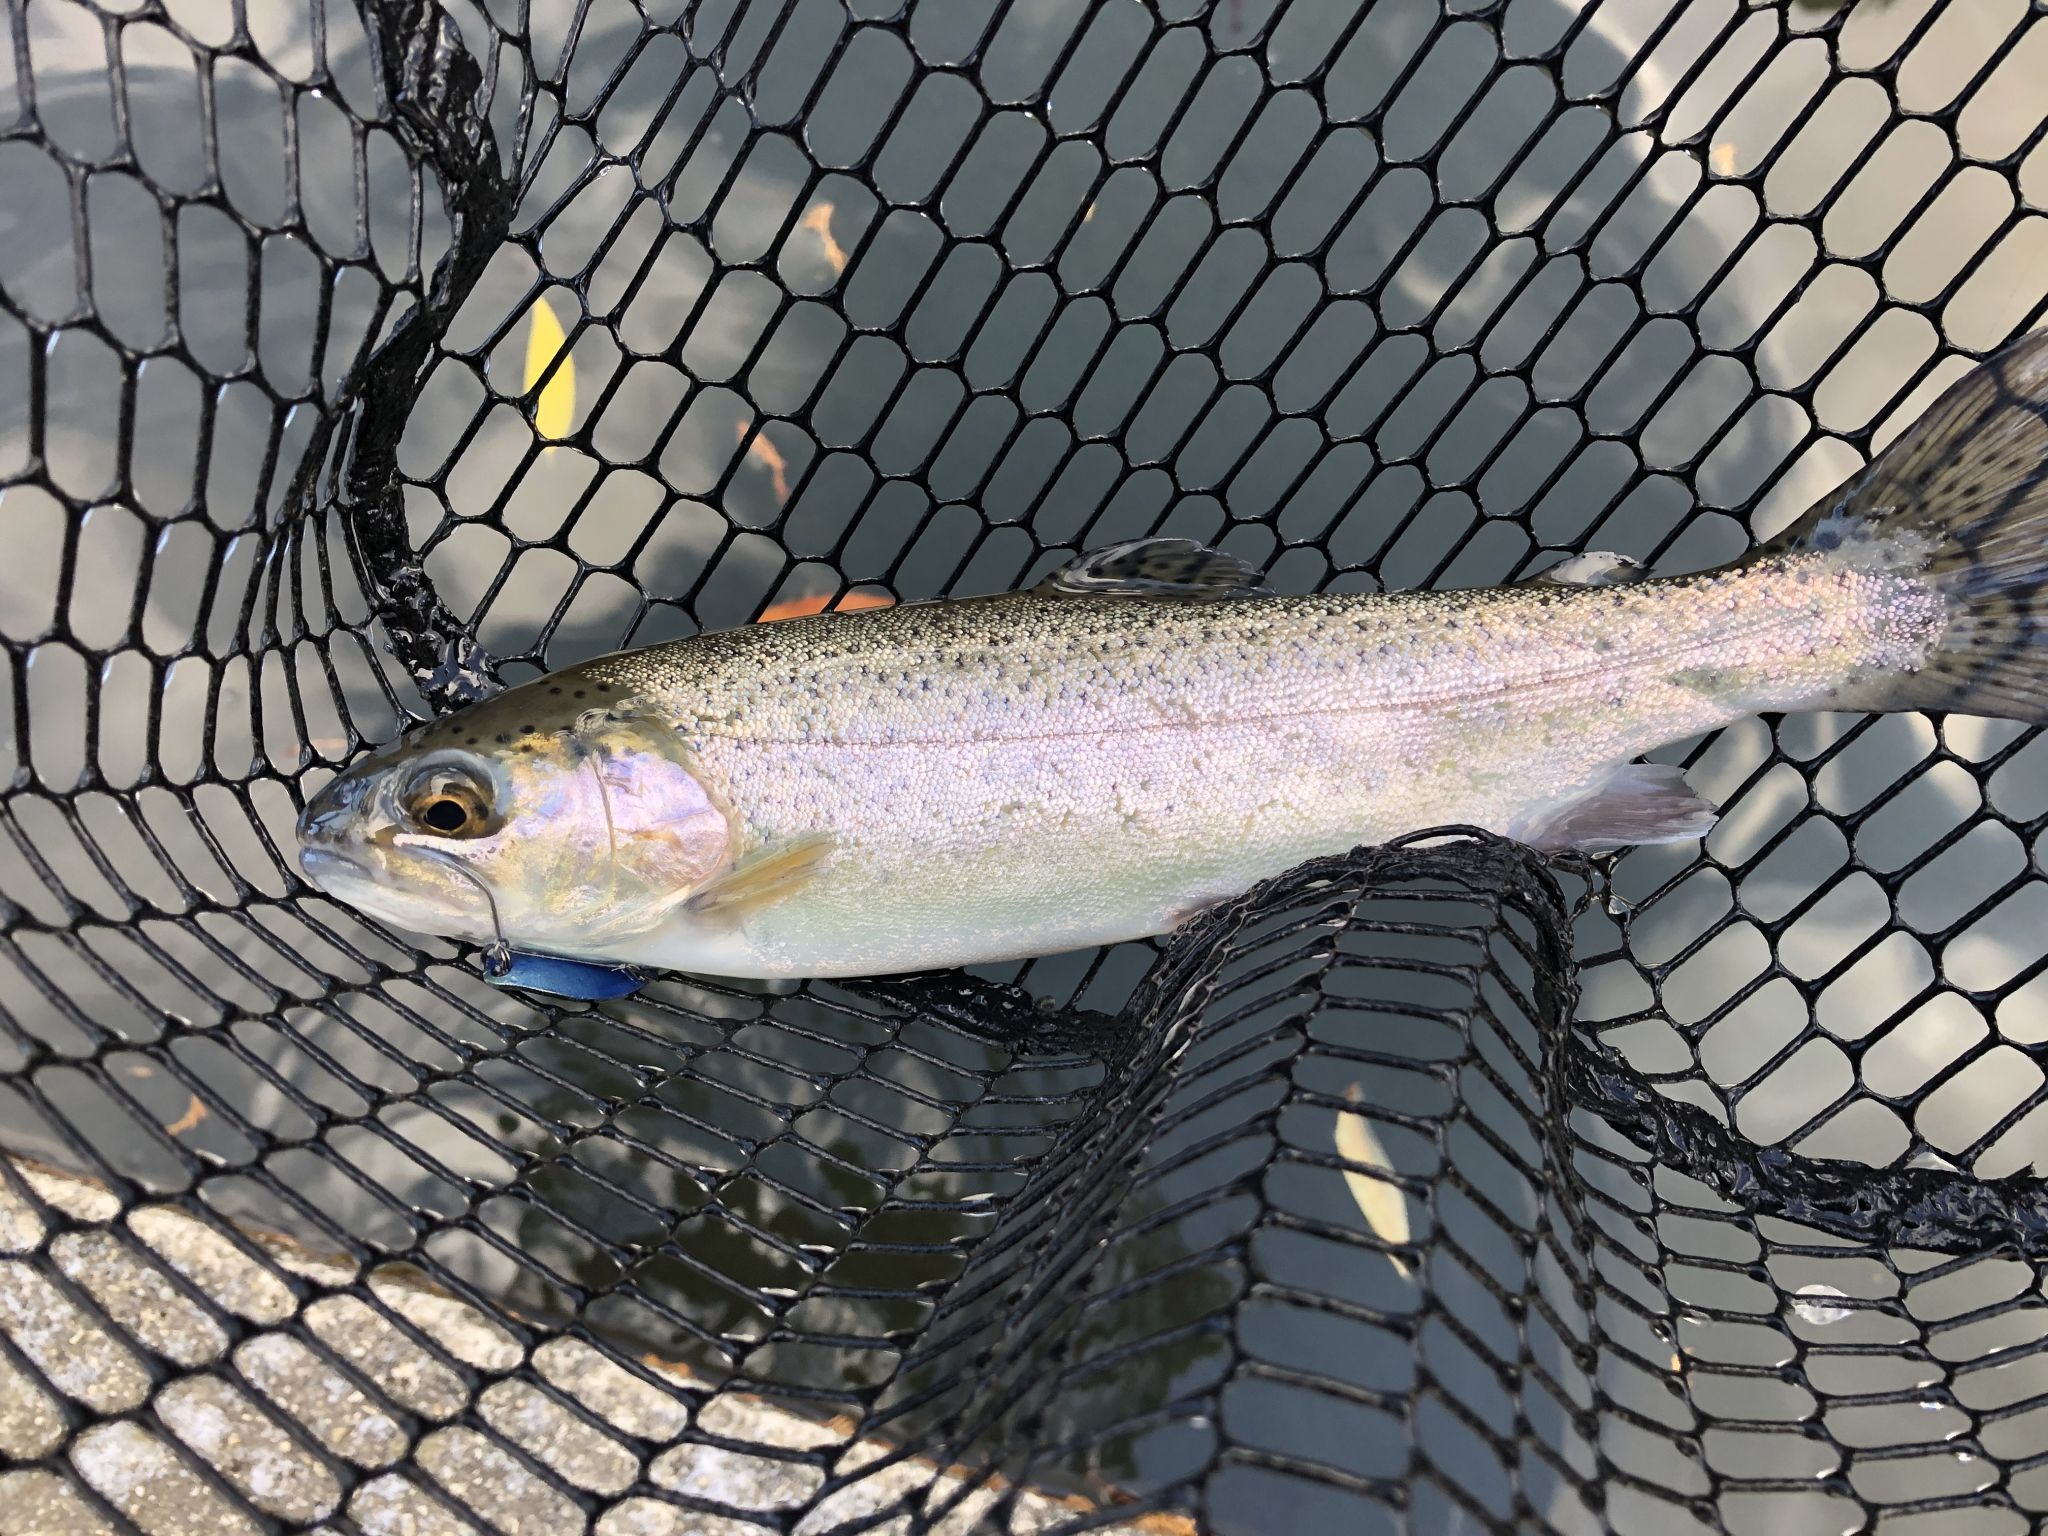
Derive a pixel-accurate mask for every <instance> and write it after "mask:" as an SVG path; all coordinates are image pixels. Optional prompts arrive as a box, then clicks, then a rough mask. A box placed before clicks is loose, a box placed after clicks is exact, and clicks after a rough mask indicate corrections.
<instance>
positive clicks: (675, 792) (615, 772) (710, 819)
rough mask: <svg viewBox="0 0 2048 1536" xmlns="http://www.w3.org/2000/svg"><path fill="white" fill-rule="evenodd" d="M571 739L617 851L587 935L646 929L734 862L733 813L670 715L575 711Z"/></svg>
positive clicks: (594, 936)
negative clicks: (599, 913)
mask: <svg viewBox="0 0 2048 1536" xmlns="http://www.w3.org/2000/svg"><path fill="white" fill-rule="evenodd" d="M570 737H571V741H572V743H573V744H574V750H575V752H576V753H577V755H578V756H579V757H580V758H581V760H582V762H583V764H584V766H585V768H586V770H587V771H588V772H589V773H590V774H591V775H592V777H593V778H594V779H595V781H596V786H597V791H598V792H597V796H596V804H597V807H598V809H599V812H600V814H601V815H602V816H603V818H604V826H605V833H606V836H607V839H608V841H609V845H610V850H611V860H610V868H611V892H610V898H609V899H608V900H605V901H604V902H602V906H603V908H604V909H605V911H606V912H607V914H608V915H607V916H605V917H603V918H601V919H599V920H598V921H597V922H596V923H594V924H593V925H592V926H591V927H590V928H588V929H587V930H586V934H587V936H588V937H589V938H592V939H597V938H612V937H616V936H618V935H621V934H627V933H637V932H640V931H642V930H643V929H646V928H650V927H652V926H653V925H654V924H655V923H657V922H658V921H660V919H661V918H662V916H663V915H665V914H666V913H667V912H668V911H669V910H670V909H671V908H673V907H675V906H677V905H679V904H681V903H682V902H685V901H687V900H689V899H690V897H691V895H692V894H693V893H694V892H696V891H697V890H698V889H700V888H701V887H703V886H704V885H705V884H706V883H707V882H709V881H711V880H713V879H714V878H716V877H717V875H718V874H719V873H720V872H721V871H722V870H724V869H725V868H726V867H727V865H728V863H729V862H730V859H731V854H732V846H733V824H732V817H731V815H730V813H729V812H728V811H727V809H726V807H725V806H724V805H722V804H721V803H719V801H718V800H717V798H716V797H715V796H713V794H712V793H711V791H710V790H708V789H707V788H706V787H705V786H704V782H703V780H702V778H701V777H699V775H698V774H697V773H695V772H693V771H691V764H690V760H689V754H688V752H687V751H686V750H685V748H684V746H683V743H682V741H681V739H680V738H679V737H678V736H677V735H676V733H675V730H674V729H673V728H672V727H671V726H669V725H668V724H667V722H665V721H662V720H657V719H652V718H648V717H645V716H641V715H637V714H632V713H627V712H623V711H608V710H593V711H591V712H589V713H587V714H585V715H583V716H581V717H579V718H578V719H577V721H576V723H575V725H574V726H573V727H572V729H571V732H570ZM678 770H681V771H680V772H679V771H678Z"/></svg>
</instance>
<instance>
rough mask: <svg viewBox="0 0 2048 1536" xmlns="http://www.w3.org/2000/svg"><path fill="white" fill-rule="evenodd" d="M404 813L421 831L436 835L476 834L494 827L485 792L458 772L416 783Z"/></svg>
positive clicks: (475, 835)
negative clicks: (457, 773)
mask: <svg viewBox="0 0 2048 1536" xmlns="http://www.w3.org/2000/svg"><path fill="white" fill-rule="evenodd" d="M405 813H406V816H407V818H408V819H409V820H410V821H411V822H412V824H413V825H414V826H415V827H417V828H418V829H419V830H420V831H422V832H431V833H433V834H434V835H435V836H437V837H477V836H481V835H482V834H483V833H485V832H488V831H490V830H492V827H491V821H492V817H491V808H490V806H489V804H488V803H487V802H486V800H485V798H484V794H483V791H482V790H481V789H480V788H479V787H478V786H477V785H475V784H474V783H471V782H470V781H469V780H468V779H467V778H466V777H462V776H459V775H456V774H450V773H437V774H434V775H432V776H431V777H430V778H428V779H427V780H425V781H424V782H423V783H421V784H419V785H417V786H415V788H414V789H413V791H412V794H411V795H410V796H409V797H408V799H407V801H406V806H405Z"/></svg>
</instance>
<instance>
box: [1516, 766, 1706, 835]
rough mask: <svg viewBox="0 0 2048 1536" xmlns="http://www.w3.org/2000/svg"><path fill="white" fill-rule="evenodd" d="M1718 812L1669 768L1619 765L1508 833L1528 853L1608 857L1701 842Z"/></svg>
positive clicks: (1679, 771) (1525, 820) (1538, 810)
mask: <svg viewBox="0 0 2048 1536" xmlns="http://www.w3.org/2000/svg"><path fill="white" fill-rule="evenodd" d="M1719 818H1720V812H1719V811H1717V810H1715V809H1714V807H1713V806H1711V805H1709V804H1707V802H1706V801H1704V800H1702V799H1701V798H1700V797H1699V796H1698V795H1696V794H1694V793H1693V790H1692V786H1691V785H1689V784H1687V783H1686V782H1685V774H1684V773H1683V772H1682V771H1681V770H1679V769H1677V768H1674V767H1672V766H1671V765H1670V764H1669V763H1625V764H1623V765H1622V766H1621V767H1619V768H1617V769H1615V770H1614V771H1613V772H1612V773H1610V774H1609V775H1607V776H1606V777H1605V778H1602V779H1600V780H1599V781H1598V782H1597V783H1595V784H1593V785H1592V786H1591V787H1590V788H1588V789H1585V790H1582V791H1580V792H1579V793H1577V794H1575V795H1571V796H1568V797H1567V798H1565V799H1562V800H1559V801H1557V802H1554V803H1552V804H1550V805H1545V806H1540V807H1538V808H1537V809H1536V810H1534V811H1532V812H1530V813H1529V814H1528V815H1527V816H1525V817H1523V818H1522V820H1521V821H1520V823H1518V824H1517V825H1516V826H1515V827H1514V828H1512V829H1511V830H1510V832H1509V835H1510V836H1511V837H1513V838H1515V839H1516V840H1517V841H1518V842H1524V843H1527V844H1528V845H1529V846H1530V847H1532V848H1541V849H1544V850H1546V851H1550V852H1558V851H1562V850H1564V849H1567V848H1575V849H1577V850H1578V851H1579V852H1581V853H1609V852H1612V851H1613V850H1614V849H1616V848H1629V847H1633V846H1635V845H1636V844H1638V843H1683V842H1687V841H1689V840H1691V839H1692V838H1695V837H1705V836H1706V835H1707V833H1708V832H1710V831H1712V830H1713V826H1714V823H1715V822H1716V821H1717V820H1718V819H1719Z"/></svg>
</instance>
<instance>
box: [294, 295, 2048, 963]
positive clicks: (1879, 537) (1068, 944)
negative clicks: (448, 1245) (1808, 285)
mask: <svg viewBox="0 0 2048 1536" xmlns="http://www.w3.org/2000/svg"><path fill="white" fill-rule="evenodd" d="M2044 401H2048V333H2043V334H2036V335H2034V336H2032V337H2029V338H2027V339H2025V340H2024V341H2022V342H2020V343H2019V344H2018V345H2016V346H2014V347H2012V348H2010V349H2009V350H2007V351H2006V352H2005V353H2003V354H2001V355H2000V356H1998V357H1996V358H1995V359H1993V360H1992V361H1991V362H1989V363H1987V364H1986V365H1984V366H1983V367H1980V368H1979V369H1977V370H1976V371H1975V372H1973V373H1972V374H1970V375H1969V376H1968V377H1967V378H1965V379H1964V380H1962V381H1961V382H1960V383H1958V384H1957V385H1955V386H1954V387H1953V388H1951V389H1950V390H1949V391H1948V392H1947V394H1945V395H1944V396H1943V397H1942V398H1941V399H1940V400H1939V402H1938V403H1937V404H1936V405H1934V407H1933V408H1932V409H1931V410H1930V411H1929V412H1928V413H1927V414H1926V415H1925V416H1924V417H1923V418H1922V419H1921V420H1920V421H1919V422H1917V423H1916V424H1915V425H1914V426H1913V428H1912V429H1911V430H1909V431H1908V432H1907V433H1906V434H1905V435H1904V436H1903V437H1902V438H1901V439H1900V440H1899V441H1898V442H1897V443H1895V444H1894V445H1893V446H1892V448H1891V449H1890V450H1889V451H1888V452H1887V453H1885V454H1884V455H1883V456H1882V457H1881V458H1880V459H1879V460H1878V461H1877V462H1876V463H1874V464H1873V465H1871V466H1870V467H1869V468H1867V469H1866V470H1864V471H1863V472H1862V473H1861V474H1859V475H1858V476H1856V477H1855V478H1854V479H1853V480H1851V481H1850V482H1849V483H1848V484H1847V485H1845V486H1844V487H1842V488H1841V489H1840V490H1838V491H1837V492H1835V493H1833V494H1832V495H1830V496H1829V497H1828V498H1827V499H1825V500H1824V501H1823V502H1822V503H1821V504H1819V505H1818V506H1816V507H1815V508H1814V509H1813V510H1812V511H1810V512H1808V513H1807V514H1806V515H1805V516H1804V517H1803V518H1801V519H1800V520H1799V521H1798V522H1797V523H1796V524H1795V525H1794V526H1793V527H1792V528H1791V529H1790V530H1789V531H1788V532H1787V533H1786V534H1785V535H1783V536H1782V537H1780V538H1779V539H1777V540H1775V541H1774V542H1772V543H1770V544H1768V545H1766V546H1764V547H1763V548H1761V549H1759V550H1757V551H1755V552H1754V553H1752V554H1751V555H1749V556H1748V557H1746V558H1744V559H1742V560H1740V561H1738V562H1736V563H1735V564H1733V565H1729V566H1726V567H1723V568H1721V569H1718V570H1713V571H1707V572H1704V573H1701V574H1697V575H1689V576H1678V577H1671V578H1665V579H1654V580H1641V581H1637V582H1634V583H1630V584H1619V585H1610V584H1595V585H1564V584H1558V583H1556V582H1542V581H1538V582H1533V583H1529V584H1524V585H1519V586H1510V587H1503V588H1497V589H1491V590H1485V591H1459V592H1427V593H1423V592H1417V593H1403V594H1393V595H1335V594H1324V595H1319V596H1312V597H1284V596H1275V595H1272V594H1271V593H1269V592H1268V591H1267V590H1266V589H1265V588H1264V587H1263V585H1262V584H1261V583H1260V582H1259V579H1258V577H1257V576H1256V574H1255V573H1253V572H1251V571H1249V570H1248V569H1246V568H1245V567H1243V566H1241V565H1240V564H1239V563H1238V562H1236V561H1234V560H1232V559H1231V558H1229V557H1228V556H1224V555H1221V554H1218V553H1216V552H1214V551H1211V550H1205V549H1202V548H1200V547H1199V546H1195V545H1192V544H1188V543H1186V542H1184V541H1177V540H1153V541H1147V542H1143V543H1139V544H1136V545H1123V546H1118V547H1117V548H1115V549H1111V550H1106V551H1101V552H1098V553H1096V554H1094V555H1091V556H1088V557H1086V558H1083V559H1081V560H1080V561H1078V562H1076V563H1075V564H1074V565H1072V566H1069V567H1068V568H1067V569H1066V570H1064V571H1062V572H1060V573H1059V574H1058V575H1056V576H1054V577H1052V578H1051V579H1050V580H1048V581H1047V582H1045V583H1043V584H1042V585H1040V586H1039V587H1037V588H1034V589H1033V590H1031V591H1028V592H1020V593H1013V594H1009V595H1006V596H1001V597H992V598H974V599H968V600H964V601H954V602H935V603H922V604H912V605H906V606H903V607H897V608H887V609H880V610H872V611H868V612H862V613H856V614H827V615H821V616H819V617H815V618H803V619H791V620H786V621H783V622H778V623H773V624H759V625H752V626H749V627H747V628H744V629H738V630H733V631H729V632H725V633H720V634H709V635H700V636H696V637H693V638H690V639H685V640H678V641H673V642H671V643H668V644H663V645H656V646H651V647H649V648H647V649H644V650H638V651H628V652H621V653H618V654H615V655H610V656H604V657H600V658H598V659H596V660H594V661H589V662H585V663H583V664H581V665H579V666H575V667H571V668H568V669H566V670H564V671H561V672H558V673H555V674H552V675H551V676H548V677H544V678H541V679H539V680H538V681H535V682H530V683H526V684H523V685H521V686H519V687H516V688H511V689H508V690H507V691H505V692H504V693H502V694H499V695H497V696H496V697H494V698H491V699H489V700H486V701H484V702H482V703H479V704H475V705H472V706H470V707H468V708H465V709H462V710H459V711H457V712H455V713H453V714H451V715H449V716H447V717H445V718H443V719H441V720H438V721H436V722H434V723H433V724H431V725H428V726H426V727H425V728H424V729H421V730H419V731H417V732H415V733H414V734H411V735H409V736H407V737H405V738H403V739H401V740H400V741H398V742H397V743H395V744H393V745H391V746H389V747H386V748H383V749H382V750H379V751H377V752H375V753H373V754H371V755H370V756H368V757H366V758H365V759H363V760H362V761H360V762H358V763H356V764H354V765H353V766H351V767H350V768H348V769H347V770H346V771H345V772H343V773H342V774H341V775H340V776H339V777H337V778H336V779H334V780H333V781H332V782H331V783H329V784H328V785H327V786H326V787H325V788H324V789H322V790H321V791H320V793H319V794H318V795H316V796H315V797H314V799H313V800H312V802H311V803H310V804H309V805H308V806H307V807H306V810H305V814H304V816H303V817H302V818H301V821H300V825H299V836H300V842H301V852H300V858H301V861H302V863H303V866H304V868H305V871H306V873H307V875H308V877H309V878H310V879H311V880H312V881H313V882H314V883H315V884H316V885H318V886H319V887H321V888H322V889H324V890H326V891H328V892H330V893H332V894H333V895H334V896H336V897H337V898H339V899H341V900H342V901H345V902H348V903H350V904H352V905H354V906H356V907H358V908H361V909H362V910H363V911H365V912H367V913H369V914H371V915H372V916H374V917H377V918H379V919H382V920H384V921H386V922H389V923H391V924H394V925H396V926H398V927H400V928H413V929H418V930H424V931H426V932H428V933H433V934H440V935H446V936H451V937H456V938H463V939H470V940H474V941H477V942H480V943H490V942H493V941H498V942H501V943H502V944H505V945H509V946H510V947H512V948H513V949H516V950H520V951H528V952H532V953H534V954H538V955H543V956H559V957H564V958H566V959H570V960H583V961H595V962H606V963H614V964H631V965H646V966H655V967H662V968H667V969H675V970H683V971H693V972H698V973H702V974H709V975H723V976H735V977H796V976H845V975H871V974H882V973H888V972H901V971H910V970H924V969H929V968H934V967H941V966H953V965H962V964H968V963H972V962H978V961H994V960H1004V959H1012V958H1018V957H1022V956H1028V955H1040V954H1046V953H1050V952H1053V951H1057V950H1063V949H1071V948H1076V947H1080V946H1084V945H1095V944H1104V943H1109V942H1112V941H1115V940H1120V939H1132V938H1139V937H1143V936H1146V935H1150V934H1159V933H1165V932H1167V931H1169V930H1171V929H1172V928H1174V927H1175V926H1176V925H1178V924H1180V923H1182V922H1184V921H1185V920H1186V919H1187V918H1188V917H1189V916H1190V915H1192V914H1193V913H1196V912H1198V911H1200V910H1201V909H1203V908H1204V907H1206V906H1208V905H1210V904H1212V903H1215V902H1217V901H1220V900H1222V899H1224V898H1227V897H1230V896H1233V895H1236V894H1238V893H1240V892H1242V891H1244V890H1245V889H1247V888H1248V887H1250V886H1251V885H1253V884H1255V883H1256V882H1258V881H1260V880H1262V879H1264V878H1266V877H1268V876H1271V875H1275V874H1278V873H1280V872H1281V871H1282V870H1285V869H1287V868H1288V867H1290V866H1291V865H1294V864H1296V863H1299V862H1300V861H1302V860H1304V859H1307V858H1310V857H1312V856H1315V855H1319V854H1328V853H1333V852H1341V851H1344V850H1346V849H1349V848H1352V847H1354V846H1356V845H1359V844H1369V843H1377V842H1382V841H1384V840H1386V839H1388V838H1392V837H1395V836H1398V835H1400V834H1402V833H1407V832H1413V831H1416V830H1419V829H1422V828H1427V827H1434V826H1442V825H1447V824H1451V823H1463V824H1468V825H1474V826H1479V827H1485V828H1489V829H1491V830H1493V831H1495V832H1498V833H1501V834H1503V835H1505V836H1508V837H1511V838H1517V839H1520V840H1522V841H1523V842H1526V843H1529V844H1532V845H1534V846H1535V847H1537V848H1540V849H1549V850H1562V849H1585V850H1604V849H1614V848H1618V847H1623V846H1626V845H1630V844H1636V843H1658V842H1671V841H1681V840H1685V839H1690V838H1697V837H1700V836H1701V835H1703V834H1704V833H1705V832H1706V831H1707V830H1708V828H1709V827H1711V826H1712V824H1713V821H1714V816H1715V812H1714V810H1713V808H1712V807H1711V806H1709V805H1708V804H1707V803H1706V802H1704V801H1703V800H1701V799H1700V798H1699V797H1698V796H1697V795H1695V794H1694V793H1693V792H1692V790H1691V789H1689V788H1688V787H1687V785H1686V783H1685V780H1684V778H1683V776H1682V775H1681V773H1680V771H1679V770H1678V769H1676V768H1672V767H1666V766H1658V765H1651V764H1644V763H1641V762H1638V761H1636V760H1635V759H1637V758H1638V757H1639V756H1640V755H1641V754H1642V753H1644V752H1647V751H1649V750H1651V749H1652V748H1655V747H1659V746H1662V745H1664V744H1666V743H1669V742H1674V741H1678V740H1681V739H1683V738H1686V737H1689V736H1692V735H1694V734H1696V733H1698V732H1701V731H1707V730H1712V729H1714V728H1715V727H1717V726H1724V725H1727V724H1729V723H1730V722H1732V721H1736V720H1740V719H1742V718H1743V717H1745V716H1748V715H1753V714H1756V713H1758V712H1760V711H1767V710H1806V709H1839V710H1909V709H1938V710H1950V709H1952V710H1962V711H1966V712H1969V713H1975V714H1987V715H2001V716H2006V717H2009V718H2012V719H2016V720H2027V721H2040V720H2043V719H2048V668H2044V666H2043V660H2042V658H2043V655H2044V652H2043V649H2042V645H2043V627H2042V623H2041V620H2040V618H2039V617H2038V616H2037V609H2036V603H2037V601H2038V600H2039V599H2038V597H2037V594H2039V593H2040V591H2041V588H2042V584H2043V578H2044V571H2048V540H2044V530H2048V489H2044V486H2048V471H2044V461H2048V424H2044V412H2048V407H2044Z"/></svg>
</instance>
